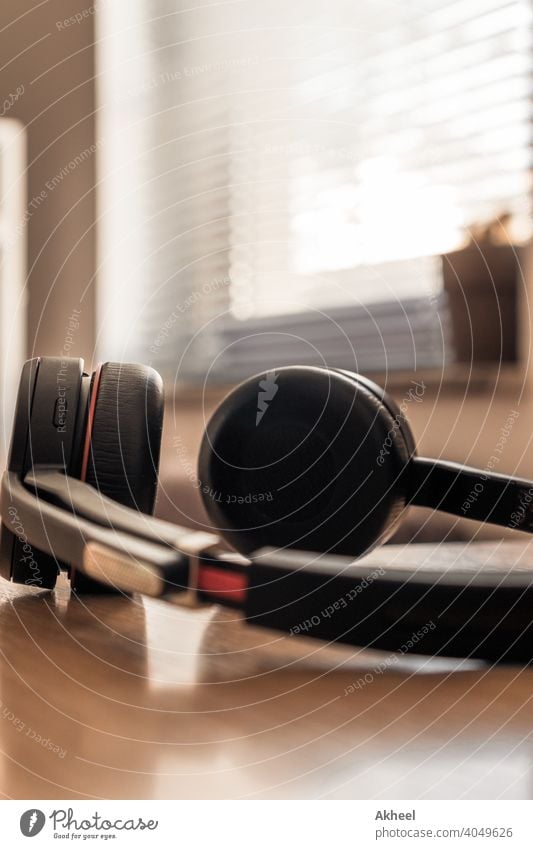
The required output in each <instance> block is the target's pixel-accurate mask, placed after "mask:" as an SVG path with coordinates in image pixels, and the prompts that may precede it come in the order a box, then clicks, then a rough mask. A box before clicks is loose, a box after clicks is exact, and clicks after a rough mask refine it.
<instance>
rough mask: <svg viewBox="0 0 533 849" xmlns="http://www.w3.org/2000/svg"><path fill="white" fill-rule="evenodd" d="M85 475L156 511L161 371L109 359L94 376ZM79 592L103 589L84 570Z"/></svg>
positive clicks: (109, 492)
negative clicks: (159, 372)
mask: <svg viewBox="0 0 533 849" xmlns="http://www.w3.org/2000/svg"><path fill="white" fill-rule="evenodd" d="M92 393H93V396H94V397H92V398H91V403H90V408H89V416H88V425H87V427H88V431H87V434H86V448H85V457H84V462H83V464H82V478H83V479H84V480H85V481H86V482H87V483H89V484H91V485H92V486H94V487H95V488H96V489H97V490H99V492H101V493H102V494H103V495H106V496H108V497H109V498H113V499H114V500H115V501H118V502H119V503H120V504H124V505H126V506H127V507H132V508H134V509H136V510H139V511H140V512H141V513H148V514H151V513H153V511H154V506H155V498H156V494H157V479H158V472H159V455H160V449H161V434H162V429H163V407H164V394H163V384H162V380H161V377H160V376H159V374H158V373H157V372H156V371H154V369H152V368H150V367H148V366H144V365H140V364H137V363H104V364H103V365H102V366H101V367H100V369H99V370H98V371H97V372H96V373H95V375H94V378H93V390H92ZM72 583H73V587H74V589H76V590H77V591H78V592H92V591H100V592H101V591H102V586H101V585H99V584H96V583H95V582H94V581H91V580H90V579H88V578H87V577H86V576H85V575H83V574H82V573H81V572H75V573H74V575H73V581H72Z"/></svg>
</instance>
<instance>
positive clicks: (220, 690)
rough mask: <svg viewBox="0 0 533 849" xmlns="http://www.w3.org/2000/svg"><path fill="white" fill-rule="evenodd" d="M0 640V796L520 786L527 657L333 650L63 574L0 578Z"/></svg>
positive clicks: (530, 731)
mask: <svg viewBox="0 0 533 849" xmlns="http://www.w3.org/2000/svg"><path fill="white" fill-rule="evenodd" d="M506 545H508V546H510V547H509V549H508V552H509V553H508V557H509V559H510V561H512V559H513V557H514V551H515V549H513V547H512V544H506ZM522 549H523V546H522ZM522 549H521V550H522ZM388 550H389V552H391V555H392V553H393V551H394V547H393V546H390V547H389V548H388ZM404 551H405V550H404ZM441 551H442V546H441ZM530 561H531V563H532V564H533V554H532V555H531V557H530ZM532 615H533V612H532ZM0 650H1V660H0V703H1V704H0V748H1V751H2V759H1V762H0V792H1V793H2V794H3V796H4V797H6V798H16V799H20V798H28V799H54V798H57V799H63V798H93V797H101V798H227V797H229V798H241V797H247V798H361V799H366V798H389V799H390V798H397V799H401V798H457V799H458V798H515V799H520V798H530V797H531V791H532V779H531V755H532V751H531V744H532V740H533V670H531V671H530V670H529V669H521V668H519V667H503V666H502V667H495V668H490V667H488V666H485V665H483V664H482V663H477V662H472V661H468V662H466V661H463V662H461V661H457V660H447V659H438V660H437V659H434V660H428V659H424V658H420V657H419V658H414V657H410V658H397V657H391V656H386V655H382V654H380V653H377V652H369V651H362V650H354V649H348V648H340V647H328V646H325V645H323V644H321V643H319V642H315V641H313V640H310V639H309V638H300V637H290V636H281V635H279V634H277V633H275V632H270V631H263V630H260V629H256V628H252V627H250V626H247V625H245V624H244V623H243V622H242V621H240V620H239V619H238V618H236V615H235V614H233V613H231V612H228V611H221V610H220V609H218V608H208V609H205V610H202V611H195V612H194V611H186V610H183V609H180V608H178V607H173V606H170V605H165V604H163V603H161V602H157V601H152V600H147V601H141V600H140V599H139V598H133V599H128V598H123V597H120V596H105V597H94V596H92V597H86V598H84V599H82V600H80V599H79V598H76V597H75V596H71V595H70V593H69V589H68V586H67V584H66V582H62V584H61V586H60V587H59V589H57V590H56V591H55V592H54V593H52V594H46V593H43V592H40V591H37V590H34V589H29V588H22V587H15V586H13V585H9V584H6V583H2V585H1V588H0ZM378 664H381V665H380V666H379V667H378ZM354 682H357V687H356V688H354V687H351V690H353V692H351V693H349V694H348V695H345V690H346V689H347V688H349V687H350V685H351V684H354Z"/></svg>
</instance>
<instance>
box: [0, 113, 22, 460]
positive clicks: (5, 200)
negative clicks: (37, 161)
mask: <svg viewBox="0 0 533 849" xmlns="http://www.w3.org/2000/svg"><path fill="white" fill-rule="evenodd" d="M25 204H26V134H25V130H24V126H23V124H21V123H20V121H17V120H15V119H13V118H0V461H1V464H2V466H3V465H4V464H5V460H6V457H7V451H8V448H9V436H10V433H11V424H12V420H13V412H14V409H15V400H16V395H17V389H18V383H19V378H20V369H21V366H22V363H23V361H24V358H25V354H26V312H27V305H26V223H27V222H26V214H25Z"/></svg>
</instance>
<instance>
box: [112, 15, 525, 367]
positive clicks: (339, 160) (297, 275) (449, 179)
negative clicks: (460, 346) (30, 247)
mask: <svg viewBox="0 0 533 849" xmlns="http://www.w3.org/2000/svg"><path fill="white" fill-rule="evenodd" d="M98 14H99V43H100V64H99V91H100V113H99V114H100V119H99V120H100V131H101V135H102V145H101V147H100V158H101V162H102V164H101V175H102V190H101V220H102V224H103V226H102V228H101V230H102V236H101V287H100V288H101V326H102V328H103V330H102V336H101V339H100V350H101V351H102V353H103V355H105V356H120V357H124V358H129V359H138V360H143V361H148V362H152V364H153V365H154V366H156V367H157V368H159V369H160V370H162V371H163V372H164V374H165V375H166V376H167V377H168V378H169V379H171V380H193V381H201V380H204V379H206V376H208V377H210V378H215V379H225V377H226V376H229V377H230V378H231V379H233V378H234V377H235V378H236V377H239V376H244V375H245V374H246V373H252V371H251V370H253V369H254V368H255V367H256V366H261V367H262V366H263V365H265V366H268V365H269V363H270V361H271V360H272V362H271V363H270V364H271V365H276V356H278V364H283V362H284V361H285V360H287V361H290V357H292V356H296V355H299V356H300V359H302V358H303V359H305V361H315V362H323V361H326V362H328V364H330V365H339V366H345V367H353V366H354V350H355V354H356V355H357V362H358V363H359V364H361V363H362V364H363V367H364V369H365V370H367V371H372V370H373V369H380V370H381V369H382V368H384V367H385V368H387V369H394V368H406V367H409V368H417V367H423V366H424V365H431V366H435V365H442V364H443V363H444V362H445V361H446V358H447V357H448V358H449V357H450V356H453V351H451V345H450V331H449V317H448V313H447V307H446V302H445V299H444V298H443V296H442V294H441V290H442V274H441V269H440V264H439V260H438V258H439V256H440V255H441V254H443V253H445V252H447V251H451V250H454V249H457V248H459V247H461V246H462V245H464V244H465V243H466V242H467V241H468V234H469V230H470V228H472V227H474V226H477V225H479V224H482V223H484V222H487V221H490V220H491V219H494V218H498V217H499V218H502V219H503V220H504V221H505V237H506V238H508V239H509V240H510V241H513V242H520V241H523V240H525V239H526V238H528V237H529V235H530V217H529V214H530V204H529V169H530V164H531V162H530V105H529V94H530V63H531V28H530V27H531V8H530V3H529V0H510V2H505V0H460V2H451V0H425V2H424V3H423V4H412V3H397V2H392V0H391V2H389V1H388V0H377V2H376V0H359V2H357V3H353V2H347V0H327V2H326V0H314V2H313V0H311V2H308V0H306V2H303V0H294V2H293V3H287V2H280V0H272V2H270V0H269V2H268V3H264V2H262V0H234V2H225V3H212V2H211V3H208V2H196V0H188V2H187V3H185V2H183V3H179V2H178V3H176V2H170V0H136V2H130V3H127V4H126V3H122V2H118V3H116V4H102V7H101V8H100V9H99V13H98ZM384 304H386V305H387V307H386V309H384V307H383V305H384ZM415 315H416V317H417V318H416V321H415V320H414V318H413V316H415ZM287 316H288V317H289V318H286V317H287ZM291 316H292V318H291ZM341 319H342V320H341ZM287 327H289V328H291V330H290V333H291V334H292V337H293V341H292V342H290V343H288V342H287V339H288V337H287V336H285V341H283V340H282V334H283V333H284V328H285V329H286V328H287ZM343 328H344V330H343ZM269 334H270V340H269V338H268V337H269ZM272 334H273V335H272ZM296 338H297V340H299V341H298V343H297V342H296V341H294V340H296ZM346 339H348V340H349V341H350V344H347V343H346ZM343 340H344V341H343ZM269 345H270V347H269ZM265 346H266V348H265ZM256 370H257V369H256Z"/></svg>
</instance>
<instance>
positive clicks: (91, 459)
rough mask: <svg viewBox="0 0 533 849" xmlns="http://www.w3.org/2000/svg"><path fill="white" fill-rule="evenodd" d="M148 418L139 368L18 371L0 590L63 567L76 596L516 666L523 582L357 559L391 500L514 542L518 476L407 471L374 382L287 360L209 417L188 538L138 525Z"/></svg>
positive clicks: (520, 500)
mask: <svg viewBox="0 0 533 849" xmlns="http://www.w3.org/2000/svg"><path fill="white" fill-rule="evenodd" d="M163 404H164V396H163V385H162V381H161V378H160V376H159V375H158V374H157V372H155V371H154V370H153V369H152V368H149V367H147V366H143V365H138V364H127V363H105V364H103V365H101V366H100V367H99V368H98V369H97V370H96V371H95V372H94V373H93V374H92V375H88V374H86V373H85V372H84V370H83V361H82V360H80V359H74V358H55V357H43V358H37V359H32V360H29V361H28V362H26V363H25V365H24V367H23V370H22V375H21V379H20V386H19V392H18V398H17V403H16V410H15V416H14V424H13V433H12V439H11V447H10V452H9V459H8V466H7V470H6V471H5V472H4V474H3V477H2V527H1V555H0V574H1V575H2V577H4V578H5V579H7V580H9V581H14V582H16V583H20V584H26V585H30V586H35V587H40V588H42V589H52V588H53V587H54V586H55V583H56V579H57V577H58V574H59V572H60V570H66V571H67V572H68V575H69V578H70V582H71V587H72V589H73V590H74V591H75V592H76V593H80V594H81V593H87V592H102V591H121V592H125V593H133V592H139V593H144V594H147V595H150V596H154V597H160V598H164V599H165V600H167V601H170V602H172V603H178V604H187V605H200V604H202V605H203V604H212V603H215V602H216V603H219V604H222V605H225V606H229V607H233V608H237V609H239V610H241V611H242V612H243V614H244V616H245V618H246V620H247V621H248V622H250V623H252V624H255V625H261V626H264V627H269V628H275V629H278V630H281V631H285V632H288V633H292V634H298V633H305V634H306V635H307V636H314V637H318V638H320V639H325V640H333V641H339V642H344V643H347V644H350V645H355V646H371V647H372V648H376V649H386V650H389V651H403V647H404V646H405V645H406V642H407V643H408V641H409V640H410V638H411V637H412V636H413V635H414V634H416V633H420V630H421V629H422V630H423V632H424V637H423V639H418V640H416V641H415V644H416V651H417V653H424V654H430V655H434V654H443V655H448V656H458V657H475V658H482V659H486V660H490V661H504V662H511V661H512V662H520V663H529V662H530V661H531V659H532V657H533V571H530V570H527V569H522V570H515V571H509V570H508V569H506V568H504V567H503V566H502V568H501V569H500V568H494V567H490V568H489V567H487V568H485V569H484V568H483V567H482V565H481V568H480V563H479V562H476V560H475V558H468V557H463V558H462V559H461V561H460V564H459V566H458V567H457V568H454V569H453V570H451V569H446V570H443V569H442V568H441V567H439V565H438V564H437V563H432V562H431V561H430V562H427V560H423V561H422V562H421V563H419V564H418V566H411V568H409V567H408V566H407V565H405V566H403V565H402V564H400V565H396V564H393V563H390V562H387V557H386V550H385V553H384V554H382V555H381V556H380V559H379V563H380V564H381V565H380V568H372V566H373V565H374V566H375V565H376V563H377V562H378V561H377V560H376V555H375V554H373V555H371V556H370V558H368V559H367V560H365V559H363V560H359V559H357V558H360V557H361V556H362V555H364V554H367V553H368V552H370V551H371V550H372V549H373V548H375V547H376V546H378V545H379V544H381V543H383V542H385V541H386V540H387V539H388V538H389V537H390V536H391V534H392V533H393V532H394V530H395V529H396V528H397V526H398V524H399V522H400V520H401V517H402V513H403V511H404V509H405V508H406V506H407V505H409V504H415V505H422V506H426V507H431V508H434V509H437V510H443V511H445V512H447V513H452V514H455V515H464V512H465V505H468V516H469V518H471V519H477V520H479V521H484V522H491V523H494V524H497V525H502V526H507V527H515V528H518V529H520V530H522V531H528V532H531V531H532V530H533V507H532V503H533V483H532V482H530V481H526V480H521V479H519V478H509V477H505V476H504V475H498V474H493V473H488V472H486V471H480V470H477V469H472V468H468V467H465V466H461V465H459V464H456V463H449V462H441V461H440V460H439V461H437V460H429V459H424V458H420V457H418V456H417V454H416V448H415V442H414V439H413V435H412V433H411V431H410V428H409V425H408V423H407V421H406V419H405V416H404V415H403V413H402V411H401V410H400V409H399V408H398V407H397V406H396V404H395V403H394V401H393V400H392V399H391V398H390V397H389V396H388V395H387V394H386V393H385V392H384V391H383V390H382V389H380V388H379V387H378V386H377V385H376V384H375V383H373V382H372V381H370V380H368V379H366V378H364V377H362V376H361V375H358V374H354V373H351V372H348V371H343V370H338V369H329V368H325V367H320V368H319V367H309V366H290V367H285V368H280V369H278V370H276V371H270V372H266V373H263V374H260V375H257V376H256V377H252V378H250V379H248V380H246V381H245V382H244V383H242V384H240V385H239V386H237V387H236V388H235V389H234V390H233V391H232V392H230V394H229V395H228V396H227V397H226V398H225V399H224V400H223V401H222V403H221V404H220V406H219V407H218V409H217V410H216V411H215V413H214V414H213V416H212V418H211V420H210V421H209V423H208V425H207V428H206V430H205V434H204V437H203V442H202V446H201V450H200V458H199V473H198V478H199V485H200V490H201V494H202V499H203V503H204V505H205V508H206V510H207V513H208V515H209V517H210V519H211V521H212V523H213V526H214V527H215V528H216V529H217V533H218V534H220V536H218V535H217V534H215V533H212V532H204V531H194V530H190V529H187V528H183V527H179V526H176V525H174V524H171V523H169V522H165V521H162V520H160V519H156V518H154V517H153V516H152V513H153V510H154V503H155V498H156V492H157V481H158V469H159V454H160V443H161V433H162V425H163ZM223 541H225V542H226V543H229V545H230V546H231V549H229V548H228V547H227V546H225V545H224V543H223ZM414 548H416V547H414ZM419 559H420V558H419ZM414 560H415V561H416V557H415V558H414ZM428 623H431V627H429V626H428ZM411 644H413V643H412V641H411Z"/></svg>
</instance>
